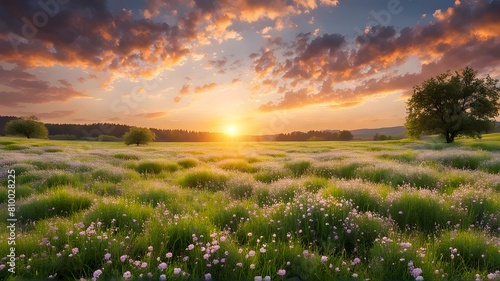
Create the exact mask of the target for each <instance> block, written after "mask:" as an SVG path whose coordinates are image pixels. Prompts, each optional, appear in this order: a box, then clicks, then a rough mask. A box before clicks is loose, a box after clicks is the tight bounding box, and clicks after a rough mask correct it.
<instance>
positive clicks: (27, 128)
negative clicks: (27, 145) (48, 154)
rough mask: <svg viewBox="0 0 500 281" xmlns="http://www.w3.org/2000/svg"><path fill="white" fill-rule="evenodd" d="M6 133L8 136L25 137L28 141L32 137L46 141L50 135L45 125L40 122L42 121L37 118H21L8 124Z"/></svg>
mask: <svg viewBox="0 0 500 281" xmlns="http://www.w3.org/2000/svg"><path fill="white" fill-rule="evenodd" d="M5 133H6V134H7V135H14V136H25V137H27V138H28V139H29V138H32V137H35V138H36V137H38V138H42V139H45V138H47V136H48V135H49V131H48V130H47V127H45V124H43V123H42V122H40V119H38V118H37V117H36V116H26V117H20V118H18V119H14V120H11V121H9V122H7V124H5Z"/></svg>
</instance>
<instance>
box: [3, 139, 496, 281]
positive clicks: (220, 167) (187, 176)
mask: <svg viewBox="0 0 500 281" xmlns="http://www.w3.org/2000/svg"><path fill="white" fill-rule="evenodd" d="M9 170H14V171H15V195H16V203H15V204H16V212H15V218H16V219H17V223H16V234H17V236H16V237H15V242H16V245H15V255H16V259H15V274H12V273H11V272H9V271H8V269H9V268H10V265H9V263H8V262H9V261H10V258H9V257H8V255H9V254H10V252H11V251H10V248H11V247H12V246H11V245H9V244H8V242H7V238H8V237H9V235H10V232H9V229H8V228H7V226H8V225H9V224H8V222H7V220H8V219H9V215H8V212H7V210H8V189H7V184H8V174H9ZM0 180H1V182H2V187H1V188H0V209H1V212H0V237H2V241H1V242H0V280H34V279H43V280H46V279H63V280H71V279H80V278H84V279H86V280H109V279H114V280H126V279H130V280H139V279H142V280H209V279H212V280H257V281H258V280H294V281H299V280H492V279H497V280H500V272H499V271H500V134H490V135H484V136H483V139H481V140H471V139H460V140H458V141H457V142H456V143H454V144H452V145H448V144H445V143H442V140H438V139H434V138H430V139H427V140H422V141H410V140H398V141H381V142H361V141H359V142H358V141H355V142H262V143H239V142H221V143H152V144H150V145H148V146H141V147H135V146H130V147H127V146H125V145H123V144H122V143H105V142H86V141H49V140H32V139H30V140H28V139H21V138H7V137H2V138H0Z"/></svg>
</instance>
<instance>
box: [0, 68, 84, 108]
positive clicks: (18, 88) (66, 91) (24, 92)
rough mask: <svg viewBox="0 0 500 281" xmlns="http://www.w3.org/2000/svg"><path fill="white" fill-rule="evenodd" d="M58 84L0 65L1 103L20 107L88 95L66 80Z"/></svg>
mask: <svg viewBox="0 0 500 281" xmlns="http://www.w3.org/2000/svg"><path fill="white" fill-rule="evenodd" d="M58 83H59V85H53V84H51V83H49V82H47V81H42V80H39V79H38V78H37V77H36V76H34V75H32V74H30V73H27V72H25V71H22V70H20V69H12V70H5V69H4V68H3V67H2V66H0V85H3V86H4V87H3V90H0V100H1V101H2V102H1V105H3V106H8V107H20V106H21V105H22V104H39V103H48V102H51V101H67V100H70V99H75V98H88V97H89V96H88V95H87V94H85V93H83V92H81V91H78V90H76V89H75V88H74V87H73V86H72V85H71V84H70V83H68V82H67V81H66V80H59V81H58Z"/></svg>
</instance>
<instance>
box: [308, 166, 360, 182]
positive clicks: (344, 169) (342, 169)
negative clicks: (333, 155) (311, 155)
mask: <svg viewBox="0 0 500 281" xmlns="http://www.w3.org/2000/svg"><path fill="white" fill-rule="evenodd" d="M361 166H362V165H361V164H360V163H335V164H321V165H318V166H315V167H314V168H313V174H314V175H316V176H318V177H322V178H326V179H331V178H333V177H335V178H339V179H352V178H354V177H355V176H356V170H357V169H358V168H360V167H361Z"/></svg>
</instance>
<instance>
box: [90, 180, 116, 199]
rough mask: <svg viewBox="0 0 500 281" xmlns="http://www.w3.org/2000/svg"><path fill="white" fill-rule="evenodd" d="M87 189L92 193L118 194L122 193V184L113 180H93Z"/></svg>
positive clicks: (103, 194)
mask: <svg viewBox="0 0 500 281" xmlns="http://www.w3.org/2000/svg"><path fill="white" fill-rule="evenodd" d="M88 189H89V190H90V191H91V192H92V193H95V194H97V195H102V196H119V195H122V194H123V188H122V186H121V185H120V184H116V183H113V182H94V183H92V184H91V185H90V187H88Z"/></svg>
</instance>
